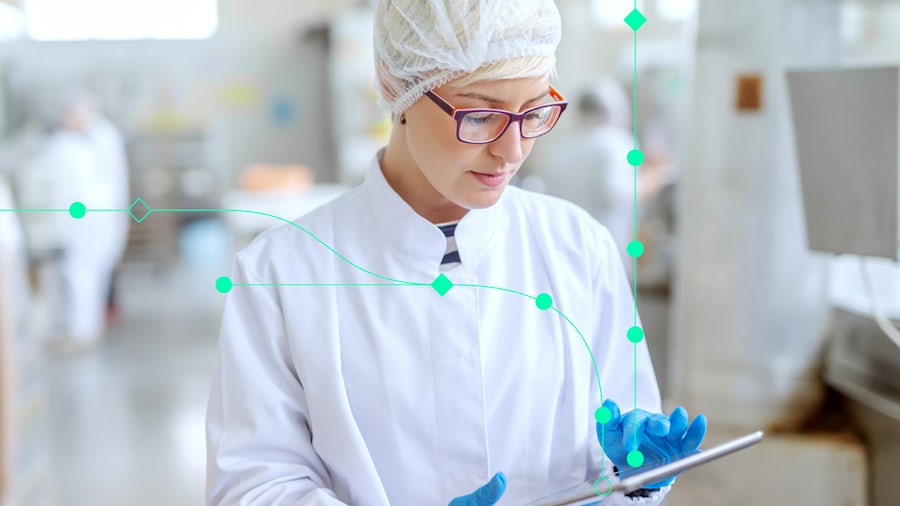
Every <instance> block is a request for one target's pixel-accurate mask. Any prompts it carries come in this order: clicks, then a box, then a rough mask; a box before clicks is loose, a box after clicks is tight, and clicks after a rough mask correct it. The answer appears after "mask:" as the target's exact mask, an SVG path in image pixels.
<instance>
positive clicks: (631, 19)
mask: <svg viewBox="0 0 900 506" xmlns="http://www.w3.org/2000/svg"><path fill="white" fill-rule="evenodd" d="M646 21H647V18H646V17H644V15H643V14H642V13H641V12H640V11H639V10H638V8H637V0H634V3H633V10H632V11H631V12H630V13H629V14H628V16H627V17H626V18H625V23H626V24H627V25H628V26H629V27H631V29H632V31H634V39H633V57H634V58H633V60H632V64H633V66H632V86H633V88H632V123H633V125H632V126H633V135H634V148H633V149H632V150H631V152H629V153H628V163H630V164H631V165H633V166H634V200H633V202H634V206H633V210H632V216H633V226H634V229H633V237H634V240H633V241H632V242H631V243H629V244H628V254H629V256H631V257H632V258H633V259H634V261H633V267H634V268H633V269H632V283H633V285H632V292H633V295H634V322H633V326H632V327H631V328H630V329H628V333H627V337H628V340H629V341H631V342H632V343H634V410H635V411H634V419H635V424H636V423H637V409H638V403H637V397H638V395H637V385H638V383H637V354H638V343H639V342H640V341H641V340H642V339H643V338H644V332H643V330H642V329H641V328H640V327H638V321H637V314H638V311H637V298H638V291H637V279H638V261H637V259H638V257H640V256H641V255H642V254H643V253H644V246H643V244H641V243H640V241H639V240H638V236H637V231H638V167H639V166H640V165H641V164H642V163H644V154H643V153H642V152H641V151H640V150H639V149H638V116H637V105H638V104H637V97H638V88H637V78H638V75H637V32H638V30H639V29H640V28H641V26H643V25H644V23H645V22H646ZM601 446H602V443H601ZM627 461H628V465H630V466H631V467H640V466H641V465H642V464H643V463H644V455H643V454H642V453H641V452H640V450H638V435H637V431H635V434H634V450H633V451H631V452H629V453H628V456H627Z"/></svg>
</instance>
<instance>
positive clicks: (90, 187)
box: [39, 129, 127, 343]
mask: <svg viewBox="0 0 900 506" xmlns="http://www.w3.org/2000/svg"><path fill="white" fill-rule="evenodd" d="M92 135H93V134H92V133H90V132H89V131H73V130H67V129H59V130H57V131H56V132H54V133H53V134H51V135H50V137H49V138H48V140H47V142H46V143H45V146H44V148H43V150H42V152H41V154H40V156H39V164H40V165H41V166H42V167H43V169H42V170H51V171H52V173H53V174H54V178H55V185H56V188H55V189H54V190H53V192H52V193H53V194H54V195H55V196H56V197H57V198H58V199H59V201H58V202H55V203H54V205H53V206H51V207H53V208H62V209H65V208H68V207H69V205H70V204H72V203H73V202H82V203H84V204H85V206H86V207H87V208H88V210H89V211H88V213H87V214H86V215H85V216H84V217H83V218H81V219H74V218H72V217H70V216H69V215H68V214H64V215H63V214H61V215H60V217H61V218H62V221H57V225H58V226H59V227H60V228H61V231H60V246H61V247H62V250H63V259H62V276H63V282H64V285H65V291H66V297H65V299H64V300H65V302H64V304H65V309H66V318H65V334H66V336H65V337H67V338H69V339H71V340H72V341H73V342H75V343H79V342H80V343H85V342H92V341H96V340H97V339H99V338H101V337H102V336H103V334H104V333H105V330H106V302H107V295H108V290H109V286H110V282H111V279H112V272H113V270H114V269H115V267H116V264H117V263H118V262H119V260H120V258H121V255H122V251H123V249H124V241H125V238H126V235H127V223H126V224H125V225H124V226H123V225H122V222H123V220H125V219H127V215H125V214H124V213H119V212H90V210H91V209H122V208H123V207H122V198H121V189H120V186H119V185H120V184H121V182H120V176H119V175H118V174H117V173H118V172H119V170H120V167H119V166H118V162H117V161H116V160H115V158H114V156H113V155H111V154H110V153H111V152H112V148H111V147H109V146H107V144H110V145H111V144H112V143H113V142H115V138H110V137H109V136H108V132H104V133H101V134H99V135H98V137H97V138H94V137H93V136H92ZM48 167H49V169H48ZM126 181H127V179H126ZM126 198H127V196H126ZM125 207H127V205H126V206H125Z"/></svg>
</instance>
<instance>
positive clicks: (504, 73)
mask: <svg viewBox="0 0 900 506" xmlns="http://www.w3.org/2000/svg"><path fill="white" fill-rule="evenodd" d="M555 63H556V61H555V58H553V57H552V56H522V57H519V58H510V59H507V60H500V61H497V62H493V63H488V64H487V65H483V66H481V67H479V68H478V69H477V70H475V72H472V73H469V74H465V75H464V76H462V77H460V78H458V79H456V80H454V81H453V82H451V83H450V84H451V85H452V86H453V87H455V88H462V87H464V86H468V85H470V84H475V83H481V82H484V81H498V80H501V79H521V78H525V77H541V76H547V77H548V78H549V79H555V78H556V65H555Z"/></svg>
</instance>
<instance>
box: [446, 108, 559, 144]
mask: <svg viewBox="0 0 900 506" xmlns="http://www.w3.org/2000/svg"><path fill="white" fill-rule="evenodd" d="M561 113H562V110H561V108H560V107H559V106H558V105H546V106H543V107H538V108H535V109H532V110H531V111H529V112H528V114H526V115H525V117H524V118H522V122H521V129H522V137H537V136H539V135H543V134H545V133H547V132H548V131H550V129H551V128H553V126H554V125H555V124H556V120H557V119H558V118H559V116H560V114H561ZM509 120H510V119H509V116H508V115H506V114H503V113H500V112H487V111H472V112H470V113H467V114H465V115H464V116H463V117H462V118H461V120H460V122H459V138H460V139H462V140H464V141H469V142H489V141H492V140H495V139H497V138H498V137H500V135H501V134H502V133H503V131H504V129H505V128H506V125H507V123H509Z"/></svg>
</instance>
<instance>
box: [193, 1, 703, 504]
mask: <svg viewBox="0 0 900 506" xmlns="http://www.w3.org/2000/svg"><path fill="white" fill-rule="evenodd" d="M375 33H376V35H375V49H376V69H377V74H378V81H379V87H380V90H379V91H380V93H381V98H382V100H383V101H384V103H385V105H387V106H388V107H390V109H391V111H392V112H393V113H394V118H395V128H394V130H393V132H392V134H391V137H390V140H389V142H388V144H387V146H386V147H385V148H384V149H383V150H381V151H380V152H379V153H378V154H377V155H376V157H375V159H374V160H373V163H372V166H371V169H370V171H369V173H368V175H367V178H366V180H365V182H364V183H363V184H362V185H361V186H360V187H358V188H356V189H354V190H352V191H350V192H348V193H347V194H345V195H343V196H342V197H339V198H338V199H336V200H335V201H333V202H331V203H329V204H327V205H325V206H323V207H322V208H319V209H317V210H316V211H313V212H312V213H310V214H308V215H306V216H304V217H302V218H300V219H299V220H297V221H296V223H295V224H286V225H284V226H281V227H277V228H275V229H273V230H271V231H269V232H267V233H265V234H263V235H262V236H261V237H259V238H258V239H257V240H256V241H254V242H253V243H252V244H251V245H250V246H248V247H247V248H246V249H244V250H243V251H241V252H240V253H238V255H237V260H236V265H235V269H234V273H233V280H234V282H235V283H236V284H238V285H240V286H236V287H235V288H234V291H233V292H231V293H230V294H229V296H228V301H227V304H226V308H225V314H224V317H223V325H222V335H221V338H220V357H219V364H218V370H217V374H216V377H215V380H214V386H213V390H212V394H211V397H210V406H209V414H208V424H207V437H208V445H209V462H208V473H209V476H208V480H209V482H208V491H207V492H208V502H209V503H210V504H236V503H240V504H267V505H269V504H304V505H305V504H323V505H329V504H361V505H369V504H372V505H384V504H400V505H424V504H447V503H448V502H451V501H452V503H453V504H473V505H480V504H485V505H488V504H494V503H495V502H496V501H498V500H499V499H500V497H501V496H502V497H503V500H504V501H505V502H508V503H509V504H518V503H523V502H526V501H528V500H530V499H533V498H536V497H540V496H543V495H546V494H548V493H551V492H554V491H555V490H556V489H559V488H563V487H566V486H569V485H572V484H573V483H577V482H580V481H583V480H584V479H586V478H588V477H592V476H597V475H600V474H602V473H612V472H613V471H612V470H611V467H612V463H611V462H610V460H613V461H614V463H615V464H616V465H617V466H618V468H619V469H620V470H623V471H625V470H627V469H628V468H629V465H628V463H627V462H626V461H625V458H624V456H625V454H626V453H627V452H625V450H626V449H629V450H631V449H634V448H626V444H633V443H637V444H638V445H639V446H641V450H642V451H643V450H645V449H646V450H648V451H649V449H650V447H649V446H646V445H643V442H644V441H647V442H653V441H654V440H653V438H657V439H656V442H664V441H667V440H671V441H672V443H671V444H669V447H667V448H669V450H671V451H674V450H673V449H675V450H678V449H681V447H682V446H685V444H686V445H687V446H693V444H694V442H696V444H697V445H699V440H697V439H698V438H697V437H696V436H697V435H698V431H697V430H696V429H693V432H691V431H689V434H688V436H692V437H691V438H687V437H684V438H682V436H684V433H685V430H686V426H687V424H686V416H684V415H683V412H680V413H679V415H678V416H673V420H672V421H671V422H670V419H669V418H668V417H666V416H664V415H659V414H653V415H651V414H650V413H655V412H657V411H658V410H659V403H660V401H659V392H658V388H657V385H656V381H655V378H654V373H653V368H652V365H651V364H650V359H649V355H648V353H647V349H646V345H645V344H644V343H643V342H641V343H638V344H636V345H635V344H632V343H631V342H629V341H628V340H627V338H626V337H625V336H626V332H627V330H628V328H629V327H631V326H632V325H634V324H635V323H636V315H635V314H634V299H633V298H632V296H631V293H630V291H629V288H628V284H627V282H626V279H625V275H624V271H623V269H622V265H621V262H620V260H619V257H618V254H617V250H616V245H615V244H614V243H613V241H612V240H611V238H610V236H609V233H608V232H607V231H606V229H604V228H603V227H602V226H601V225H599V224H598V223H597V222H595V221H594V220H593V219H591V218H590V217H589V215H587V213H585V212H584V211H582V210H580V209H578V208H576V207H575V206H574V205H572V204H569V203H567V202H564V201H562V200H558V199H554V198H550V197H544V196H540V195H535V194H530V193H527V192H524V191H521V190H519V189H516V188H508V187H507V185H508V183H509V181H510V179H511V178H512V176H513V175H515V173H516V171H517V170H518V169H519V167H520V166H521V164H522V162H523V161H524V160H525V158H526V157H527V156H528V153H529V152H530V150H531V148H532V146H533V144H534V142H535V140H534V137H536V136H539V135H542V134H543V133H546V132H547V131H549V129H550V128H552V127H553V126H554V125H555V123H556V121H557V120H558V119H559V116H560V115H561V114H562V112H563V110H564V109H565V103H564V100H563V99H562V96H561V95H559V94H558V93H557V92H556V91H555V90H554V89H553V88H552V87H551V86H550V84H549V78H550V75H551V73H552V71H553V65H554V61H555V60H554V51H555V49H556V45H557V44H558V42H559V35H560V24H559V14H558V12H557V10H556V7H555V5H554V3H553V2H552V1H551V0H507V1H493V2H491V1H480V2H477V1H454V2H443V1H439V0H430V1H422V0H402V1H380V2H378V4H377V7H376V13H375ZM473 108H474V109H479V110H474V111H473V110H466V111H461V112H460V111H459V109H473ZM481 109H491V110H490V111H484V110H481ZM248 284H249V285H254V286H245V285H248ZM298 284H300V285H305V286H296V285H298ZM273 285H277V286H273ZM285 285H294V286H285ZM309 285H319V286H309ZM346 285H352V286H346ZM551 305H552V309H553V310H550V309H551ZM562 315H564V316H562ZM567 319H568V320H567ZM570 322H571V323H570ZM582 336H583V337H582ZM585 344H588V345H589V348H588V347H587V346H585ZM635 364H636V367H635ZM601 385H602V387H603V391H602V392H601V391H600V388H601ZM601 399H607V403H606V404H605V406H606V407H607V408H608V411H607V412H606V413H605V414H606V415H611V420H610V421H609V422H608V423H607V424H606V425H604V426H603V428H604V429H605V430H602V431H601V432H602V434H601V436H602V437H603V438H604V439H605V448H606V455H607V456H608V457H609V458H606V456H604V455H603V452H602V450H601V446H600V443H599V441H598V437H597V434H596V432H595V431H596V430H597V428H598V427H597V425H596V422H595V421H594V413H595V410H596V409H597V408H598V407H599V406H600V403H601ZM609 399H619V400H621V401H626V402H627V401H632V402H635V401H636V403H637V405H638V406H639V407H641V408H642V409H641V410H640V411H635V412H633V416H629V415H623V416H619V415H618V408H617V406H616V405H615V404H614V403H612V402H610V401H609ZM682 418H684V419H685V421H684V423H682V422H681V419H682ZM629 420H630V422H629ZM604 421H605V420H604ZM700 421H702V419H700ZM635 422H636V423H635ZM704 423H705V422H704ZM629 424H630V425H629ZM682 425H684V427H682ZM695 425H697V424H696V423H695ZM670 427H671V429H672V430H671V431H670V430H669V429H670ZM679 432H680V434H679ZM699 437H700V438H701V439H702V434H699ZM667 438H668V439H667ZM682 439H688V441H687V443H683V442H682ZM626 440H627V441H626ZM654 448H656V449H657V450H658V449H659V448H662V445H656V446H654ZM695 448H696V446H694V447H693V449H695ZM656 453H658V454H659V455H658V456H661V457H666V456H667V455H666V450H665V449H663V450H662V451H660V450H658V451H657V452H656ZM616 458H618V460H615V459H616ZM604 466H605V468H604ZM501 472H502V473H501ZM492 476H493V478H492ZM488 480H489V481H488ZM486 481H488V483H487V484H486V485H484V486H482V487H480V488H479V485H482V484H484V483H485V482H486ZM660 485H666V483H663V484H660ZM475 489H478V490H476V492H473V493H471V494H469V495H465V496H460V494H465V493H466V492H471V491H472V490H475ZM665 490H666V489H665V488H663V489H662V490H653V491H651V492H649V493H645V494H638V495H643V496H646V497H637V498H617V499H615V500H620V501H624V502H625V503H630V502H635V501H636V502H646V503H649V504H653V503H656V502H658V501H659V500H660V499H661V497H662V496H663V495H664V494H665ZM454 498H455V499H454ZM615 500H614V499H612V498H611V499H610V501H613V502H614V501H615Z"/></svg>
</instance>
